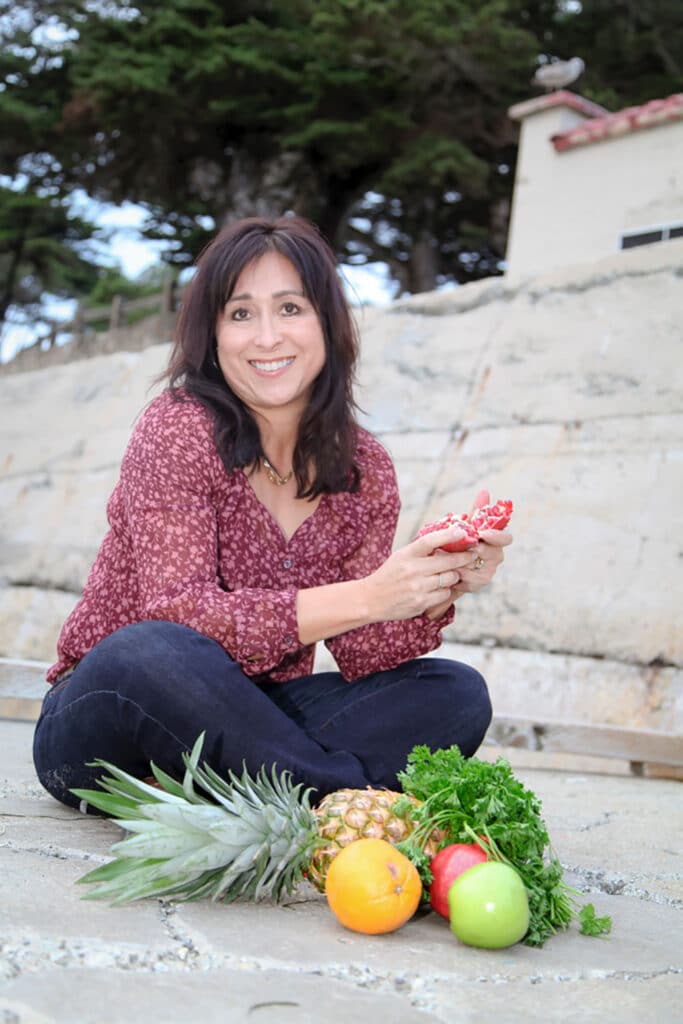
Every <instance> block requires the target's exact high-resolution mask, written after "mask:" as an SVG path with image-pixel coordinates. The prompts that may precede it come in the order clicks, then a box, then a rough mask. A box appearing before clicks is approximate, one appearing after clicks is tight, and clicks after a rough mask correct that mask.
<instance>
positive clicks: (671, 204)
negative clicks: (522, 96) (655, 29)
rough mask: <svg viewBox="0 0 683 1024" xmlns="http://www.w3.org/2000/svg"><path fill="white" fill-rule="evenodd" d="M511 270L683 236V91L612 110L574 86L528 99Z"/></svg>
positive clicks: (518, 108)
mask: <svg viewBox="0 0 683 1024" xmlns="http://www.w3.org/2000/svg"><path fill="white" fill-rule="evenodd" d="M509 114H510V117H512V118H513V119H515V120H518V121H520V122H521V127H520V140H519V155H518V161H517V172H516V176H515V187H514V195H513V202H512V213H511V221H510V233H509V238H508V248H507V256H506V259H507V273H508V275H509V276H510V277H527V276H530V275H534V274H538V273H542V272H543V271H545V270H550V269H554V268H556V267H561V266H566V265H568V264H573V263H585V262H588V261H592V260H595V259H600V258H602V257H604V256H608V255H610V254H612V253H615V252H617V251H618V250H619V249H627V248H632V247H633V246H636V245H647V244H653V243H656V242H661V241H666V240H667V239H668V238H675V237H680V236H683V93H677V94H675V95H673V96H669V97H667V98H666V99H660V100H652V101H651V102H649V103H645V104H643V105H642V106H639V107H629V108H628V109H626V110H621V111H619V112H617V113H615V114H610V113H608V112H607V111H606V110H604V109H603V108H602V107H599V106H598V105H597V104H595V103H591V102H590V101H589V100H586V99H584V98H583V97H582V96H578V95H577V94H575V93H572V92H568V91H566V90H558V91H557V92H553V93H550V94H548V95H545V96H538V97H536V98H534V99H530V100H527V101H525V102H523V103H518V104H516V105H515V106H514V107H511V108H510V111H509Z"/></svg>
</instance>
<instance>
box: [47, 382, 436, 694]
mask: <svg viewBox="0 0 683 1024" xmlns="http://www.w3.org/2000/svg"><path fill="white" fill-rule="evenodd" d="M356 464H357V466H358V468H359V470H360V486H359V490H358V491H357V492H356V493H355V494H349V493H340V494H325V495H323V497H322V499H321V500H320V503H319V505H318V507H317V508H316V510H315V512H314V513H313V514H312V515H311V516H309V518H308V519H306V520H305V521H304V522H303V523H302V524H301V526H299V528H298V529H297V530H296V532H295V533H294V535H293V536H292V537H291V538H290V540H289V541H287V539H286V538H285V536H284V534H283V533H282V531H281V529H280V527H279V526H278V524H277V523H276V522H275V520H274V519H273V517H272V516H271V514H270V512H269V511H268V510H267V509H266V508H265V506H264V505H263V504H262V503H261V502H260V501H259V499H258V498H257V497H256V494H255V492H254V491H253V489H252V487H251V485H250V483H249V481H248V479H247V476H246V475H245V473H244V472H243V471H242V470H241V469H236V470H234V471H233V472H232V473H229V472H228V471H227V470H226V469H225V467H224V465H223V463H222V462H221V459H220V457H219V455H218V452H217V450H216V447H215V445H214V442H213V420H212V417H211V415H210V413H209V412H208V411H207V410H206V409H205V408H204V407H203V406H201V405H200V404H199V403H198V402H196V401H195V400H194V399H192V398H190V397H188V396H187V395H185V396H184V398H183V400H181V401H179V400H176V399H174V397H173V396H172V394H171V393H170V392H169V391H166V392H164V393H163V394H162V395H160V396H159V397H158V398H156V399H155V400H154V401H153V402H151V403H150V405H149V406H148V407H147V409H146V410H145V412H144V413H143V415H142V416H141V417H140V419H139V420H138V423H137V425H136V427H135V429H134V431H133V434H132V437H131V439H130V442H129V444H128V448H127V450H126V453H125V455H124V458H123V463H122V465H121V474H120V479H119V481H118V483H117V485H116V487H115V489H114V491H113V493H112V495H111V498H110V499H109V504H108V506H107V516H108V521H109V525H110V529H109V532H108V533H107V534H106V536H105V538H104V541H103V543H102V546H101V548H100V551H99V553H98V556H97V559H96V560H95V563H94V565H93V567H92V569H91V570H90V574H89V576H88V580H87V582H86V585H85V589H84V592H83V596H82V597H81V599H80V601H79V602H78V604H77V605H76V607H75V608H74V610H73V612H72V613H71V615H70V616H69V617H68V619H67V620H66V622H65V624H64V626H63V628H62V630H61V633H60V636H59V642H58V654H59V660H58V661H57V663H56V664H55V665H53V666H52V668H51V669H50V670H49V672H48V674H47V679H48V682H54V680H55V679H56V678H57V677H58V676H61V675H62V674H63V673H64V672H65V671H66V670H67V669H69V668H70V667H71V666H72V665H73V664H74V663H75V662H77V661H79V660H80V659H81V658H82V657H83V656H84V655H85V654H86V653H87V652H88V651H89V650H90V649H91V648H92V647H94V645H95V644H96V643H98V641H100V640H102V639H103V638H104V637H106V636H108V635H109V634H110V633H113V632H114V631H115V630H117V629H120V628H121V627H122V626H126V625H128V624H130V623H134V622H141V621H145V620H149V619H164V620H167V621H170V622H179V623H182V624H184V625H186V626H190V627H191V628H192V629H195V630H197V631H198V632H200V633H202V634H204V635H205V636H208V637H211V638H212V639H213V640H216V641H217V642H218V643H219V644H220V645H221V646H222V647H223V648H224V649H225V651H226V653H227V654H228V655H229V656H230V657H231V658H232V659H233V660H234V661H236V662H238V663H239V664H240V665H241V667H242V669H243V671H244V672H245V673H246V674H247V675H249V676H252V677H255V681H259V680H261V681H264V680H268V681H273V682H285V681H286V680H288V679H293V678H296V677H298V676H304V675H309V674H310V673H311V672H312V670H313V656H314V650H315V645H314V644H308V645H304V644H302V643H301V642H300V641H299V635H298V625H297V615H296V594H297V590H299V589H300V588H308V587H318V586H322V585H324V584H327V583H336V582H339V581H342V580H351V579H359V578H361V577H363V576H367V575H368V574H370V573H372V572H373V571H374V570H375V569H377V568H378V567H379V566H380V565H381V564H382V562H384V561H385V559H386V558H387V557H388V556H389V554H390V553H391V549H392V544H393V540H394V535H395V532H396V524H397V520H398V513H399V508H400V502H399V496H398V487H397V483H396V475H395V472H394V468H393V465H392V462H391V459H390V458H389V456H388V454H387V452H386V451H385V450H384V448H383V447H382V446H381V445H380V444H379V442H378V441H376V440H375V438H373V437H372V435H371V434H369V433H368V432H367V431H365V430H363V429H361V428H359V430H358V446H357V452H356ZM453 614H454V612H453V609H452V608H451V609H450V610H449V611H448V612H447V613H446V614H445V615H444V616H442V617H441V618H440V619H438V620H436V621H435V622H431V621H430V620H429V619H427V618H426V617H425V616H423V615H419V616H417V617H415V618H413V619H409V620H406V621H392V622H380V623H372V624H370V625H366V626H361V627H359V628H357V629H353V630H350V631H349V632H347V633H344V634H341V635H340V636H335V637H332V638H331V639H329V640H327V641H325V643H326V645H327V647H328V648H329V650H330V651H331V652H332V655H333V656H334V658H335V660H336V662H337V665H338V666H339V669H340V671H341V672H342V674H343V676H344V677H345V678H346V679H347V680H353V679H357V678H359V677H361V676H365V675H368V674H370V673H371V672H378V671H381V670H384V669H389V668H393V667H394V666H396V665H399V664H401V662H404V661H407V660H408V659H410V658H415V657H418V656H419V655H421V654H425V653H426V652H427V651H431V650H433V649H434V648H436V647H438V646H439V644H440V643H441V630H442V629H443V627H444V626H445V625H446V624H447V623H448V622H450V621H451V620H452V618H453Z"/></svg>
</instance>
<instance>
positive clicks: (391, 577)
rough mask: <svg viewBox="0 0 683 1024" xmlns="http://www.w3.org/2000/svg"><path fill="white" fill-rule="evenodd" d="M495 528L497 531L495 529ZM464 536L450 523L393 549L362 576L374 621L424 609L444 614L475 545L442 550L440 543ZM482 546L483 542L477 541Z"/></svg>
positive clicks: (432, 615)
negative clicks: (467, 548) (391, 552)
mask: <svg viewBox="0 0 683 1024" xmlns="http://www.w3.org/2000/svg"><path fill="white" fill-rule="evenodd" d="M494 532H495V531H494ZM461 536H462V531H461V530H460V529H459V528H458V527H449V528H448V529H446V530H438V531H434V532H433V533H428V534H425V535H424V536H422V537H418V538H417V539H416V540H414V541H412V543H410V544H407V545H406V546H405V547H403V548H399V549H398V550H397V551H394V553H393V554H392V555H390V556H389V558H387V560H386V562H384V564H383V565H381V566H380V568H379V569H377V570H376V571H375V572H374V573H371V574H370V576H366V577H365V579H364V580H363V585H364V589H365V592H366V597H367V601H368V608H369V613H370V617H371V621H374V622H385V621H390V620H395V619H412V618H414V617H415V616H416V615H422V614H423V613H424V612H427V613H428V614H430V618H437V617H438V616H439V615H442V614H443V611H439V612H438V615H437V614H435V613H436V611H437V609H439V608H441V606H444V611H445V609H446V608H448V607H449V605H451V604H452V602H453V597H452V596H451V593H452V591H453V589H454V588H455V587H456V586H457V585H458V584H459V583H460V582H461V579H462V576H461V572H462V570H463V569H465V567H466V566H467V565H469V564H471V563H472V562H473V561H474V558H475V557H476V556H473V555H472V553H471V552H472V551H474V550H475V549H474V548H471V549H469V550H468V551H459V552H455V553H452V552H448V551H442V550H441V545H443V544H448V542H449V541H453V540H457V539H458V538H460V537H461ZM478 546H481V545H478Z"/></svg>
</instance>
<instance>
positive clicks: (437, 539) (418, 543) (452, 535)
mask: <svg viewBox="0 0 683 1024" xmlns="http://www.w3.org/2000/svg"><path fill="white" fill-rule="evenodd" d="M465 537H466V534H465V531H464V530H461V529H460V527H459V526H447V527H446V529H445V530H433V531H432V532H431V533H424V534H423V535H422V536H421V537H418V538H417V539H416V540H414V541H413V542H412V545H413V548H414V549H415V551H416V553H417V554H419V555H431V554H432V553H433V552H434V551H436V550H437V549H438V548H441V547H443V546H444V544H448V543H450V542H452V541H456V540H462V539H463V538H465Z"/></svg>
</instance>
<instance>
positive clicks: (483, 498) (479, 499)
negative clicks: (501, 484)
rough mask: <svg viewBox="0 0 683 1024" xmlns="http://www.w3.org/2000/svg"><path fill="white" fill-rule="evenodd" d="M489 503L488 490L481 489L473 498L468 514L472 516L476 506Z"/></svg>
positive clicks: (480, 506)
mask: <svg viewBox="0 0 683 1024" xmlns="http://www.w3.org/2000/svg"><path fill="white" fill-rule="evenodd" d="M490 504H491V495H490V494H489V492H488V491H486V490H482V491H478V492H477V496H476V498H475V499H474V502H473V504H472V508H471V509H470V516H472V515H473V514H474V513H475V512H476V510H477V509H478V508H483V507H484V505H490Z"/></svg>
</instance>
